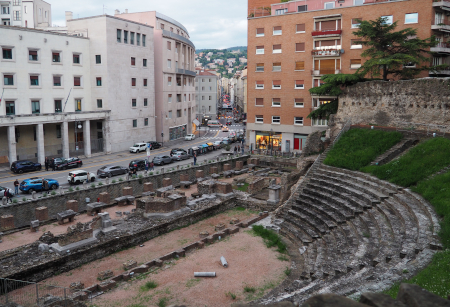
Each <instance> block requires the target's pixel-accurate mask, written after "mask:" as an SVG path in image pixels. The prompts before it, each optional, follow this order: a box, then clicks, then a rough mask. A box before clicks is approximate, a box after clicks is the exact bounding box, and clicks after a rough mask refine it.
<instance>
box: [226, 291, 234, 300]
mask: <svg viewBox="0 0 450 307" xmlns="http://www.w3.org/2000/svg"><path fill="white" fill-rule="evenodd" d="M225 295H226V296H229V297H231V299H232V300H235V299H236V294H234V293H231V292H228V293H226V294H225Z"/></svg>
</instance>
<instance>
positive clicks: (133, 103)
mask: <svg viewBox="0 0 450 307" xmlns="http://www.w3.org/2000/svg"><path fill="white" fill-rule="evenodd" d="M131 106H132V107H133V108H135V107H137V102H136V99H131Z"/></svg>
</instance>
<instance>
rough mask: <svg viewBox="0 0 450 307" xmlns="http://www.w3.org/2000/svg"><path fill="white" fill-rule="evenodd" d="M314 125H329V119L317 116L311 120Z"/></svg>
mask: <svg viewBox="0 0 450 307" xmlns="http://www.w3.org/2000/svg"><path fill="white" fill-rule="evenodd" d="M311 122H312V126H328V120H326V119H325V118H317V119H314V120H312V121H311Z"/></svg>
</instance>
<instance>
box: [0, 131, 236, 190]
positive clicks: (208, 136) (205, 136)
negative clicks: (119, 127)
mask: <svg viewBox="0 0 450 307" xmlns="http://www.w3.org/2000/svg"><path fill="white" fill-rule="evenodd" d="M229 128H230V132H231V131H239V130H242V129H243V126H242V125H240V124H233V125H231V126H230V127H229ZM228 133H229V132H222V131H221V130H220V129H218V128H216V129H209V128H203V129H202V130H201V131H200V133H199V136H198V137H197V138H196V139H195V140H193V141H185V140H184V139H182V140H180V141H179V142H175V143H171V145H170V146H165V147H163V148H160V149H156V150H152V151H151V157H154V156H155V155H160V154H169V152H170V150H171V149H172V148H183V149H186V150H187V149H188V148H191V147H193V146H197V145H199V144H204V143H207V142H213V141H218V140H222V139H223V138H224V137H226V136H228ZM131 145H132V144H130V146H131ZM221 152H222V150H216V151H212V152H210V153H208V154H206V155H201V156H199V157H198V159H197V162H198V163H199V162H202V161H204V160H209V159H211V158H213V157H217V156H219V155H221ZM146 157H147V153H146V152H142V153H137V154H135V153H130V152H120V153H115V154H112V155H104V156H98V157H92V158H86V159H83V166H82V167H81V168H79V169H82V170H85V171H90V172H92V173H95V174H96V173H97V170H98V169H99V168H100V167H102V166H104V165H120V166H126V167H128V165H129V163H130V161H132V160H133V159H145V158H146ZM191 162H193V160H192V158H191V159H189V160H184V161H176V162H173V163H171V164H169V165H165V166H164V167H165V169H167V168H171V167H174V166H175V167H176V166H177V165H187V164H190V163H191ZM160 168H161V166H155V171H157V170H158V169H160ZM79 169H73V170H79ZM70 171H71V170H66V171H54V172H53V171H48V172H46V171H45V169H44V168H43V170H42V171H37V172H29V173H24V174H20V175H19V174H14V173H12V172H10V171H9V172H2V173H0V186H3V187H9V188H11V189H14V181H15V180H16V179H18V180H19V182H21V181H23V180H24V179H27V178H31V177H44V178H48V179H56V180H58V182H59V184H60V186H61V187H63V188H64V189H68V188H69V183H68V182H67V177H68V174H69V172H70ZM139 173H140V172H139ZM119 177H120V176H119ZM113 178H114V177H113ZM104 180H105V179H100V178H97V181H96V182H97V183H98V182H100V181H104ZM38 194H40V193H38ZM16 197H19V198H23V197H26V198H31V195H29V194H23V193H22V192H20V191H19V195H18V196H16Z"/></svg>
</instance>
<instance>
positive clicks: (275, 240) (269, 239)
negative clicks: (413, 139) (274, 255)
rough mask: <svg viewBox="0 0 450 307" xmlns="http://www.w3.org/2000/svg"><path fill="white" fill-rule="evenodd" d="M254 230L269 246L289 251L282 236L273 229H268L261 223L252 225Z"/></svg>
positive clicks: (282, 251)
mask: <svg viewBox="0 0 450 307" xmlns="http://www.w3.org/2000/svg"><path fill="white" fill-rule="evenodd" d="M252 228H253V232H254V233H255V234H256V235H257V236H260V237H262V238H263V239H264V243H265V244H266V246H267V247H273V246H276V247H277V251H278V252H280V253H282V254H284V253H286V252H287V250H286V244H285V243H284V242H283V241H281V238H280V236H279V235H278V234H277V233H276V232H275V231H273V230H270V229H266V228H264V226H261V225H254V226H252Z"/></svg>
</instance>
